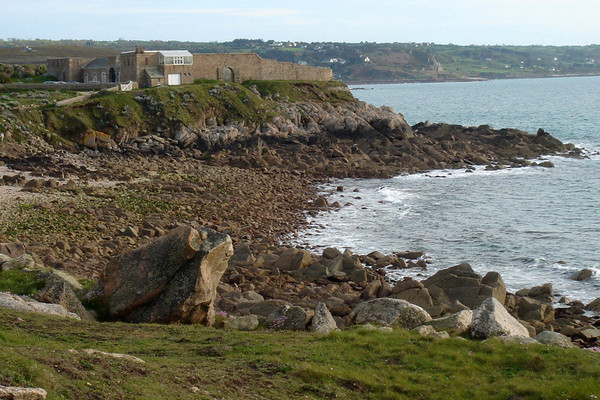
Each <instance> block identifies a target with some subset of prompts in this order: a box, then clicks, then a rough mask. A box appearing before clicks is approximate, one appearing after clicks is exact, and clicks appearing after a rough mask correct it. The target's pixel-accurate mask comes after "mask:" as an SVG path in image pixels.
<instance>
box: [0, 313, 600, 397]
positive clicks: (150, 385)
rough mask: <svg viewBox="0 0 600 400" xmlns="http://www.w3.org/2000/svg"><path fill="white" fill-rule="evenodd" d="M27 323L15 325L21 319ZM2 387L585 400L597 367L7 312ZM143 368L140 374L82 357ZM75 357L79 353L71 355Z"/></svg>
mask: <svg viewBox="0 0 600 400" xmlns="http://www.w3.org/2000/svg"><path fill="white" fill-rule="evenodd" d="M19 318H20V319H19ZM0 346H2V350H3V351H2V352H0V384H4V385H19V386H32V387H43V388H44V389H46V390H47V391H48V393H49V394H48V399H99V398H102V399H121V398H127V399H149V398H162V399H188V398H189V399H192V398H194V399H198V398H200V399H215V398H218V399H241V398H244V399H247V398H256V399H296V398H298V399H333V398H342V399H465V398H470V399H509V398H511V399H566V398H569V399H589V398H593V397H590V396H598V395H600V382H598V380H597V377H598V376H599V374H600V358H599V357H598V355H597V354H593V353H589V352H586V351H582V350H577V349H561V348H548V347H546V346H541V345H539V346H529V347H524V346H522V345H516V344H502V343H499V342H496V341H488V342H485V343H481V342H472V341H464V340H461V339H458V338H454V339H449V340H444V341H436V340H431V339H426V338H421V337H418V336H416V335H414V334H412V333H411V332H407V331H403V330H395V331H394V332H393V333H384V332H378V331H366V330H361V329H350V330H346V331H343V332H339V333H333V334H330V335H328V336H317V335H313V334H310V333H308V332H287V331H269V330H262V331H255V332H237V331H235V332H234V331H225V330H218V329H215V328H205V327H200V326H177V325H152V324H140V325H131V324H124V323H101V324H100V323H95V322H86V321H72V320H67V319H58V318H50V317H47V316H40V315H33V314H21V313H16V312H11V311H3V310H0ZM86 348H94V349H97V350H101V351H106V352H116V353H125V354H129V355H134V356H136V357H140V358H142V359H143V360H145V361H146V363H145V364H136V363H132V362H129V361H124V360H117V359H111V358H106V357H96V356H90V355H87V354H85V353H83V352H81V350H83V349H86ZM71 349H72V350H71Z"/></svg>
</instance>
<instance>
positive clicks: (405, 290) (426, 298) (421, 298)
mask: <svg viewBox="0 0 600 400" xmlns="http://www.w3.org/2000/svg"><path fill="white" fill-rule="evenodd" d="M390 297H393V298H395V299H402V300H406V301H408V302H409V303H412V304H416V305H418V306H419V307H422V308H424V309H428V308H430V307H433V300H432V299H431V296H430V294H429V290H428V289H427V288H425V287H424V286H423V285H422V284H421V283H420V282H418V281H416V280H415V279H412V278H404V280H403V281H399V282H396V285H394V288H393V289H392V294H391V296H390Z"/></svg>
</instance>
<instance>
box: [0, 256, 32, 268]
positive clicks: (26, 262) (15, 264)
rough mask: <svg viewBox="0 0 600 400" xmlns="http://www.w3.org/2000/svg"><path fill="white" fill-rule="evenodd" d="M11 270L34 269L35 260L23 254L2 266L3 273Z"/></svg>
mask: <svg viewBox="0 0 600 400" xmlns="http://www.w3.org/2000/svg"><path fill="white" fill-rule="evenodd" d="M13 269H35V260H34V259H33V257H31V256H30V255H29V254H23V255H20V256H19V257H17V258H13V259H12V260H8V261H6V262H5V263H4V264H2V270H3V271H10V270H13Z"/></svg>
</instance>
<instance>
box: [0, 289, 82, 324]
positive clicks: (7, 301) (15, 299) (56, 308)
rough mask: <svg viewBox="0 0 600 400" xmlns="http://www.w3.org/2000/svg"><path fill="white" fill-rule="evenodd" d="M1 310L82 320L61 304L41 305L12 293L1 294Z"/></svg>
mask: <svg viewBox="0 0 600 400" xmlns="http://www.w3.org/2000/svg"><path fill="white" fill-rule="evenodd" d="M0 308H8V309H10V310H15V311H22V312H32V313H36V314H48V315H55V316H59V317H68V318H74V319H81V318H80V317H79V315H77V314H75V313H72V312H69V311H67V309H65V308H64V307H63V306H61V305H59V304H46V303H40V302H38V301H35V300H33V299H29V298H27V297H21V296H17V295H14V294H11V293H0Z"/></svg>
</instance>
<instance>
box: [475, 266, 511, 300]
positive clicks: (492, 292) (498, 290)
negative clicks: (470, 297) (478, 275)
mask: <svg viewBox="0 0 600 400" xmlns="http://www.w3.org/2000/svg"><path fill="white" fill-rule="evenodd" d="M479 296H486V297H493V298H495V299H496V300H498V301H499V302H500V303H502V304H504V303H505V301H506V285H505V284H504V280H502V277H501V276H500V274H499V273H497V272H493V271H492V272H488V273H487V274H485V276H484V277H483V279H481V287H480V288H479Z"/></svg>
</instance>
